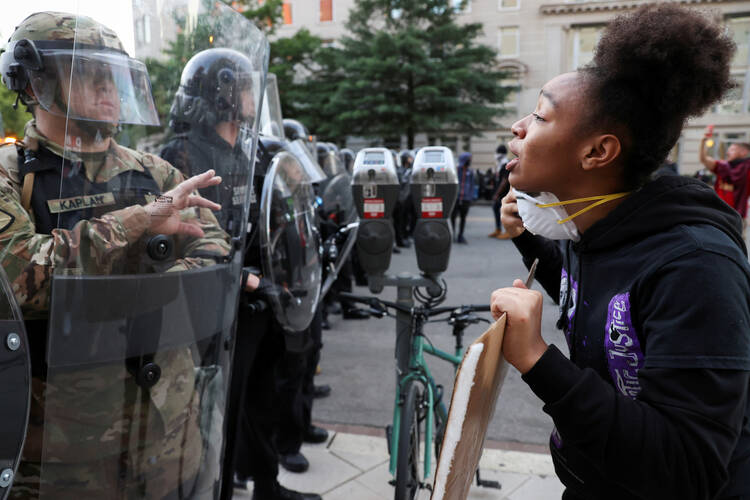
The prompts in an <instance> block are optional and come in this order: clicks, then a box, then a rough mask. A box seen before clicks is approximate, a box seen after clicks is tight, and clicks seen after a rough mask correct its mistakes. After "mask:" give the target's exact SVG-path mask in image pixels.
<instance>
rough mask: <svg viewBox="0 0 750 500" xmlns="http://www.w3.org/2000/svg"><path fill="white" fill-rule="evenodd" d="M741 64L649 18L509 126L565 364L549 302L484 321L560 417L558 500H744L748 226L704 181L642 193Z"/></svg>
mask: <svg viewBox="0 0 750 500" xmlns="http://www.w3.org/2000/svg"><path fill="white" fill-rule="evenodd" d="M733 52H734V45H733V42H732V41H731V39H730V38H729V37H728V36H727V34H726V32H725V30H724V28H723V27H722V26H721V25H719V24H717V23H716V21H715V20H714V19H712V18H711V17H710V16H708V15H703V14H701V13H699V12H697V11H693V10H689V9H687V8H684V7H681V6H679V5H677V4H675V3H671V2H670V3H658V4H655V5H648V6H644V7H641V8H639V9H638V10H636V11H635V12H633V13H632V14H629V15H626V16H623V17H618V18H617V19H615V20H614V21H613V22H612V23H611V24H610V25H609V26H608V27H607V28H606V29H605V31H604V33H603V36H602V38H601V40H600V42H599V45H598V47H597V49H596V52H595V57H594V60H593V62H592V63H591V64H590V65H589V66H587V67H585V68H583V69H580V70H578V71H576V72H573V73H568V74H563V75H560V76H558V77H556V78H553V79H552V80H551V81H549V82H548V83H547V84H546V85H544V87H543V88H542V90H541V93H540V95H539V100H538V103H537V106H536V109H535V110H534V112H533V113H531V114H530V115H529V116H527V117H525V118H523V119H521V120H520V121H518V122H517V123H515V124H514V125H513V127H512V132H513V134H514V136H515V138H514V139H513V141H512V142H511V143H510V149H511V150H512V151H513V152H514V153H515V154H516V155H517V157H518V158H517V159H514V160H511V161H510V163H509V164H508V167H507V168H508V170H509V171H510V183H511V185H512V186H513V188H514V189H515V191H514V192H511V193H510V194H508V195H507V196H506V197H505V199H504V204H503V208H502V217H503V220H502V222H503V226H505V227H506V228H507V229H508V230H509V231H510V232H511V233H512V235H513V236H514V238H513V243H514V244H515V245H516V247H517V248H518V250H519V251H520V252H521V254H522V256H523V260H524V262H525V263H526V264H527V266H528V265H529V264H530V263H531V261H532V260H533V259H534V258H539V259H540V262H539V267H538V272H537V278H538V280H539V282H540V283H541V285H542V286H543V287H544V289H545V290H546V291H547V292H548V293H549V294H550V295H551V296H552V297H553V298H554V299H555V300H556V301H558V303H559V306H560V315H559V321H558V323H557V325H558V327H559V328H560V329H562V330H563V332H564V335H565V339H566V341H567V343H568V347H569V351H570V359H568V358H567V357H566V356H564V355H563V354H562V353H561V352H560V351H559V350H558V349H557V347H555V346H554V345H547V343H546V342H545V340H544V339H543V338H542V336H541V318H542V303H543V300H542V295H541V294H540V293H539V292H537V291H533V290H527V289H526V288H525V287H524V285H523V283H521V281H520V280H516V282H515V283H513V287H511V288H503V289H500V290H496V291H495V292H494V293H493V294H492V311H493V314H494V316H495V317H499V316H500V315H501V314H502V313H505V314H507V326H506V330H505V337H504V340H503V354H504V356H505V358H506V359H507V360H508V361H509V362H510V363H511V364H512V365H513V366H515V367H516V368H517V369H518V370H519V371H520V372H521V374H522V375H523V380H524V381H525V382H526V383H527V384H528V385H529V387H530V388H531V390H532V391H533V392H534V393H535V394H536V395H537V396H538V397H539V398H540V399H541V400H542V401H543V402H544V411H545V412H546V413H548V414H549V415H550V416H551V417H552V420H553V421H554V424H555V430H554V431H553V433H552V438H551V440H550V449H551V453H552V458H553V461H554V464H555V469H556V471H557V475H558V477H559V478H560V480H561V481H562V482H563V484H564V485H565V487H566V490H565V492H564V494H563V498H564V499H566V500H567V499H605V498H606V499H608V500H612V499H630V498H654V499H678V498H679V499H691V498H700V499H709V498H711V499H713V498H722V499H729V498H750V429H749V425H750V424H749V423H748V416H749V415H750V412H749V411H748V383H749V381H750V306H749V302H750V267H749V266H748V262H747V254H746V249H745V245H744V243H743V241H742V235H741V231H742V225H741V221H740V217H739V216H738V214H737V213H736V212H735V211H734V210H733V209H731V208H730V207H729V206H727V205H726V204H725V203H723V202H722V201H720V200H719V198H718V197H717V196H716V194H715V193H714V192H713V190H712V189H711V188H710V187H708V186H706V185H705V184H704V183H702V182H700V181H697V180H694V179H689V178H683V177H679V176H663V177H659V178H658V179H655V180H653V181H650V180H649V177H650V174H651V173H652V172H653V171H654V170H655V169H656V168H657V167H658V166H659V165H660V164H661V163H662V162H663V161H664V160H665V158H666V157H667V153H668V152H669V151H670V149H672V147H673V146H674V144H675V142H676V141H677V139H678V137H679V136H680V132H681V130H682V128H683V126H684V124H685V122H686V120H687V119H688V118H689V117H692V116H698V115H700V114H702V113H703V112H704V111H705V110H706V109H707V108H708V107H709V106H710V105H711V104H713V103H715V102H716V101H718V100H719V99H720V98H721V97H722V96H723V95H724V93H725V92H726V90H727V89H729V88H730V87H731V85H732V83H731V82H730V79H729V63H730V60H731V57H732V54H733ZM558 200H559V201H562V202H563V203H562V204H559V203H558V202H557V201H558ZM584 208H588V210H586V211H582V209H584ZM568 214H570V215H572V216H573V217H572V218H570V217H569V215H568ZM519 217H520V218H519ZM532 233H535V234H532ZM545 236H549V237H550V238H554V239H558V240H562V241H553V240H552V239H549V238H546V237H545Z"/></svg>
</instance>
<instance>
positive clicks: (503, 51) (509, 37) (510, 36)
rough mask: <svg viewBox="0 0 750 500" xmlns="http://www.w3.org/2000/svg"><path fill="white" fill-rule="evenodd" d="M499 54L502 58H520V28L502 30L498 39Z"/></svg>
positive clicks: (506, 27)
mask: <svg viewBox="0 0 750 500" xmlns="http://www.w3.org/2000/svg"><path fill="white" fill-rule="evenodd" d="M497 52H498V55H499V56H500V57H518V54H519V33H518V26H505V27H503V28H500V33H499V34H498V37H497Z"/></svg>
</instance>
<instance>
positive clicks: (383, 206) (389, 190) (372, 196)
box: [352, 148, 399, 293]
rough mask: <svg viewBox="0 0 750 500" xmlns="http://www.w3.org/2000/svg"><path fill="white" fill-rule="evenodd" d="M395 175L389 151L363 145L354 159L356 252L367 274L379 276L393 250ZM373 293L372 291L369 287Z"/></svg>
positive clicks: (353, 183)
mask: <svg viewBox="0 0 750 500" xmlns="http://www.w3.org/2000/svg"><path fill="white" fill-rule="evenodd" d="M398 189H399V184H398V176H397V174H396V165H395V164H394V163H393V156H392V155H391V152H390V151H388V150H387V149H385V148H366V149H363V150H361V151H360V152H359V153H357V157H356V158H355V159H354V175H353V179H352V193H353V194H354V203H355V205H356V206H357V211H358V212H359V219H360V222H359V233H358V235H357V252H358V253H359V260H360V263H361V264H362V267H363V268H364V270H365V272H366V273H367V274H368V275H375V276H377V275H382V274H384V273H385V271H386V270H387V269H388V266H389V265H390V263H391V253H392V252H393V240H394V238H395V233H394V230H393V210H394V208H395V207H396V202H397V201H398ZM373 292H374V293H377V291H376V290H373Z"/></svg>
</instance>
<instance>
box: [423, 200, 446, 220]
mask: <svg viewBox="0 0 750 500" xmlns="http://www.w3.org/2000/svg"><path fill="white" fill-rule="evenodd" d="M422 218H423V219H442V218H443V199H442V198H422Z"/></svg>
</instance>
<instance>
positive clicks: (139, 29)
mask: <svg viewBox="0 0 750 500" xmlns="http://www.w3.org/2000/svg"><path fill="white" fill-rule="evenodd" d="M144 37H145V36H144V33H143V18H141V19H136V20H135V41H136V42H138V43H144Z"/></svg>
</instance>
